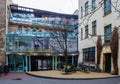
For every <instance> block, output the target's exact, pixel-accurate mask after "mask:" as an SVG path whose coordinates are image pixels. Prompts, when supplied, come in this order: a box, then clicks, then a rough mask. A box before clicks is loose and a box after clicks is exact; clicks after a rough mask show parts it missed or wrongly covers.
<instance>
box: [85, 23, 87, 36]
mask: <svg viewBox="0 0 120 84" xmlns="http://www.w3.org/2000/svg"><path fill="white" fill-rule="evenodd" d="M85 38H88V25H87V26H85Z"/></svg>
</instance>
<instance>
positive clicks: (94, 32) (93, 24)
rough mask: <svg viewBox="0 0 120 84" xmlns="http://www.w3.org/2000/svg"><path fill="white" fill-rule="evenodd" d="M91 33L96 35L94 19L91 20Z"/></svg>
mask: <svg viewBox="0 0 120 84" xmlns="http://www.w3.org/2000/svg"><path fill="white" fill-rule="evenodd" d="M92 35H96V21H93V22H92Z"/></svg>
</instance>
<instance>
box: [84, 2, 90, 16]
mask: <svg viewBox="0 0 120 84" xmlns="http://www.w3.org/2000/svg"><path fill="white" fill-rule="evenodd" d="M88 7H89V6H88V1H87V2H86V3H85V15H87V14H88Z"/></svg>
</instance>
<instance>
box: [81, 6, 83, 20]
mask: <svg viewBox="0 0 120 84" xmlns="http://www.w3.org/2000/svg"><path fill="white" fill-rule="evenodd" d="M82 17H83V7H81V18H82Z"/></svg>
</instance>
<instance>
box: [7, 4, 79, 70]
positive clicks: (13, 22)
mask: <svg viewBox="0 0 120 84" xmlns="http://www.w3.org/2000/svg"><path fill="white" fill-rule="evenodd" d="M9 8H10V10H9V25H8V30H7V34H6V64H7V65H9V67H10V71H13V72H25V71H37V70H55V69H56V70H57V69H60V63H64V62H65V56H64V49H65V48H66V47H65V46H66V44H67V54H68V55H67V56H68V63H69V64H75V65H77V60H78V48H77V45H78V43H77V42H78V41H77V35H76V33H77V22H78V16H77V15H69V14H60V13H55V12H50V11H44V10H38V9H33V8H27V7H21V6H18V5H10V7H9ZM65 42H66V44H65Z"/></svg>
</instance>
